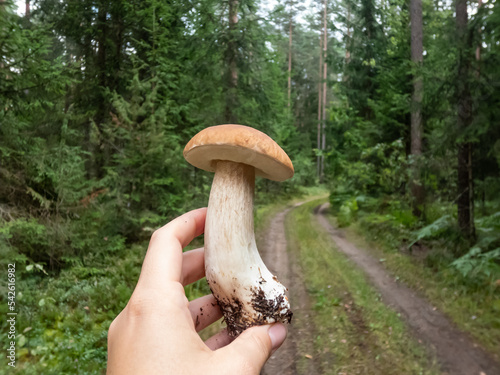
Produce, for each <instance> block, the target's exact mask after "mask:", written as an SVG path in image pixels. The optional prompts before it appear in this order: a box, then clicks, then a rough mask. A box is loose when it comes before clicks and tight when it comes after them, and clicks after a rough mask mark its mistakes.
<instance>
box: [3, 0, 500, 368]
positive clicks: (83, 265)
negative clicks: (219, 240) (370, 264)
mask: <svg viewBox="0 0 500 375" xmlns="http://www.w3.org/2000/svg"><path fill="white" fill-rule="evenodd" d="M218 124H245V125H247V126H251V127H254V128H256V129H258V130H261V131H263V132H264V133H266V134H268V135H269V136H270V137H271V138H273V139H274V140H275V141H276V142H277V143H278V144H279V145H280V146H281V147H282V148H283V149H284V150H285V151H286V153H287V154H288V155H289V156H290V158H291V160H292V162H293V165H294V168H295V175H294V177H293V178H292V179H291V180H288V181H286V182H283V183H276V182H273V181H269V180H264V179H258V180H257V181H256V182H257V186H256V204H257V209H256V220H257V228H259V225H260V226H261V227H262V228H265V227H266V226H267V222H266V220H267V219H266V218H265V216H266V215H267V214H268V213H269V212H274V211H273V210H274V208H272V207H277V205H280V204H281V205H282V206H283V207H284V206H285V205H286V204H288V203H287V202H290V201H292V200H294V199H300V197H306V198H303V200H305V199H307V197H308V196H315V197H317V195H318V192H319V191H320V192H324V193H325V194H327V196H328V197H327V199H325V201H326V200H328V202H329V203H330V213H329V215H330V216H331V218H332V220H334V221H335V223H336V225H337V226H338V227H339V228H344V229H346V230H349V231H353V233H356V234H355V235H356V236H359V237H362V238H363V239H364V240H366V241H368V243H370V244H373V246H378V247H379V248H380V249H384V250H383V251H385V253H384V254H386V255H381V259H383V260H382V261H383V262H385V263H387V267H389V268H390V267H391V264H392V263H391V262H392V260H391V259H393V258H390V257H392V256H394V257H395V256H404V257H405V259H406V258H408V259H409V261H408V262H409V263H412V264H413V265H411V266H410V265H408V266H406V265H402V263H401V264H399V263H398V262H400V261H399V260H397V261H396V260H394V267H403V268H402V271H399V272H400V273H412V272H413V271H412V272H409V270H410V269H411V270H413V269H414V268H404V267H416V268H415V269H416V270H418V271H415V272H414V274H415V275H422V277H421V279H422V280H423V279H428V280H430V281H429V283H428V288H430V289H429V290H433V289H432V288H434V287H435V288H437V289H436V292H435V293H434V292H429V296H430V297H429V296H428V297H429V298H430V300H431V301H433V303H434V304H435V305H436V306H438V307H439V308H442V309H443V310H444V311H445V312H446V313H447V314H448V315H450V316H451V319H452V320H453V321H454V322H455V323H456V325H457V326H458V327H459V328H460V329H462V330H464V331H466V332H468V333H469V334H470V335H471V336H472V337H473V338H474V339H475V340H477V342H479V345H480V346H482V347H484V348H485V350H487V351H489V353H495V351H497V349H498V342H499V340H500V318H499V317H500V194H499V193H500V5H498V3H496V2H495V1H491V0H478V1H471V0H470V1H467V0H454V1H445V0H343V1H339V0H310V1H307V2H299V1H295V0H273V1H266V0H260V1H259V0H223V1H216V0H197V1H194V0H187V1H177V0H166V1H158V0H142V1H136V0H131V1H121V0H92V1H89V0H82V1H68V0H59V1H56V0H25V1H24V2H20V1H12V0H0V254H1V256H0V262H1V263H2V270H3V273H2V275H3V276H2V279H1V281H0V291H1V298H0V300H1V306H0V313H1V314H2V331H1V332H0V341H1V342H2V344H3V343H7V342H8V340H7V323H6V322H5V321H4V319H3V317H5V316H7V315H6V314H7V313H8V308H9V306H10V305H9V304H8V301H9V300H8V298H7V295H8V290H9V289H8V284H7V269H8V267H9V264H14V263H15V265H16V266H15V267H16V273H15V277H16V280H17V281H16V288H17V289H16V290H17V292H16V300H15V306H16V311H17V312H18V314H19V315H18V323H17V336H16V337H17V339H16V340H17V367H16V369H14V373H19V374H21V373H22V374H41V373H43V374H66V373H82V374H101V373H103V369H104V368H105V367H106V337H107V329H108V328H109V324H110V323H111V321H112V320H113V319H114V317H116V315H117V314H118V313H119V312H120V311H121V309H122V308H123V307H124V306H125V305H126V303H127V301H128V299H129V298H130V294H131V292H132V291H133V289H134V286H135V284H136V282H137V278H138V275H139V272H140V265H141V264H142V260H143V257H144V251H145V249H146V248H147V241H148V240H149V238H150V237H151V235H152V233H153V232H154V230H155V229H156V228H158V227H160V226H162V225H164V224H165V223H167V222H168V221H169V220H171V219H173V218H175V217H177V216H179V215H181V214H182V213H184V212H186V211H188V210H191V209H194V208H198V207H204V206H206V205H207V201H208V194H209V192H210V186H211V182H212V177H213V175H212V174H211V173H208V172H204V171H201V170H199V169H195V168H194V167H192V166H191V165H190V164H188V163H187V162H186V161H185V160H184V158H183V148H184V146H185V145H186V143H187V142H188V141H189V140H190V139H191V138H192V137H193V136H194V135H195V134H196V133H198V132H199V131H200V130H202V129H204V128H206V127H209V126H213V125H218ZM262 213H264V214H262ZM297 215H299V214H297ZM300 215H302V216H301V217H302V219H303V220H309V217H308V216H307V215H306V214H305V213H301V214H300ZM297 220H298V219H297ZM297 220H296V221H294V224H293V225H294V226H299V227H300V226H302V225H305V224H304V222H299V221H297ZM292 221H293V220H292V219H290V220H289V221H287V223H288V224H287V225H292V224H291V222H292ZM259 223H260V224H259ZM308 225H310V224H308ZM294 228H295V227H294ZM304 235H306V234H304ZM296 241H299V240H298V239H297V240H296ZM200 246H201V245H200ZM370 246H371V245H370ZM386 259H387V260H386ZM394 259H396V258H394ZM397 259H399V258H397ZM304 261H305V260H304ZM401 262H402V261H401ZM405 262H406V261H405ZM405 264H406V263H405ZM9 272H10V271H9ZM419 272H422V273H421V274H420V273H419ZM407 277H410V276H407ZM415 277H416V276H415ZM432 280H438V281H435V282H434V281H432ZM405 282H407V283H409V284H410V285H411V284H412V281H411V280H405ZM415 283H416V284H418V285H424V286H425V285H427V284H425V282H424V283H423V284H419V283H420V281H418V282H417V281H415ZM311 285H312V284H311ZM311 288H312V287H311ZM438 289H439V290H438ZM445 289H446V290H448V291H449V295H452V294H453V293H454V294H453V295H454V296H455V297H448V295H447V296H446V297H444V292H440V291H443V290H445ZM311 290H312V289H311ZM318 290H319V289H318ZM207 292H209V290H208V287H207V286H206V285H205V284H203V283H202V282H199V283H196V284H193V285H191V286H189V287H187V289H186V293H187V294H188V297H190V298H195V297H197V296H201V295H203V294H206V293H207ZM314 293H316V294H314ZM314 293H313V297H312V298H313V299H314V301H316V302H315V303H316V305H317V304H318V303H319V304H320V305H321V306H322V305H323V304H326V305H328V306H327V307H328V308H336V306H337V305H336V304H335V303H333V302H332V303H330V302H328V303H327V302H325V301H326V300H324V299H321V298H324V296H322V295H321V293H319V292H318V291H316V292H314ZM318 293H319V294H318ZM433 296H434V297H435V298H437V300H439V301H440V302H434V300H432V298H434V297H433ZM329 298H330V297H329ZM332 298H337V297H332ZM448 298H449V299H450V300H453V301H458V302H457V304H456V305H453V304H452V305H450V306H448V307H446V306H441V305H439V303H442V304H446V303H447V302H446V301H444V302H443V300H447V299H448ZM329 301H330V300H329ZM331 301H333V299H331ZM460 301H462V302H460ZM450 303H451V302H450ZM453 303H454V302H453ZM316 305H315V306H316ZM447 309H448V310H447ZM454 314H456V316H455V315H454ZM471 315H472V316H473V317H474V318H473V319H472V320H471V318H470V316H471ZM464 317H465V318H464ZM476 317H479V318H477V319H476ZM318 345H319V344H318ZM311 350H313V349H311ZM497 353H498V352H497ZM337 355H338V356H339V354H337ZM3 357H4V356H3ZM338 358H341V356H340V357H338ZM496 360H497V361H498V360H499V359H498V358H496ZM402 362H403V360H402ZM0 366H1V370H0V373H3V371H5V369H6V368H7V364H6V359H5V358H2V359H1V360H0ZM325 366H326V365H325ZM326 368H327V367H323V368H322V370H321V371H317V373H329V372H328V371H327V370H326ZM388 368H389V367H388ZM332 371H333V370H332ZM335 371H337V370H335ZM373 371H374V372H369V371H368V372H362V373H388V372H384V371H382V370H380V372H377V371H375V370H373ZM402 371H403V370H402ZM405 371H410V370H405ZM412 371H413V370H412ZM297 373H308V372H307V371H306V370H304V371H303V372H300V371H298V372H297ZM331 373H335V374H337V373H338V372H331ZM349 373H351V372H349ZM352 373H355V372H352ZM399 373H405V372H399ZM406 373H413V372H406ZM415 373H418V372H415ZM420 373H423V372H420ZM425 373H428V372H425ZM429 373H430V372H429ZM488 375H489V374H488Z"/></svg>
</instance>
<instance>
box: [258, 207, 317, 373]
mask: <svg viewBox="0 0 500 375" xmlns="http://www.w3.org/2000/svg"><path fill="white" fill-rule="evenodd" d="M300 204H301V203H299V204H297V205H296V206H298V205H300ZM290 209H291V208H289V209H286V210H285V211H283V212H280V213H279V214H278V215H276V216H275V217H274V218H273V219H272V221H271V223H270V226H269V228H268V229H267V231H266V232H265V235H264V237H263V238H260V239H259V241H258V242H259V250H260V253H261V256H262V259H263V260H264V263H265V264H266V265H267V267H268V268H269V271H271V273H272V274H274V275H277V276H278V277H279V280H280V282H281V283H282V284H283V285H285V286H286V287H287V288H288V290H289V292H288V298H289V299H290V305H291V306H292V308H293V313H294V315H293V318H292V324H291V325H289V326H288V338H287V339H286V341H285V342H284V344H283V345H282V346H281V348H279V349H278V350H277V351H276V352H275V353H273V354H272V355H271V358H269V360H268V361H267V363H266V365H265V366H264V368H263V369H262V372H261V375H295V374H298V370H297V365H298V361H297V359H298V358H299V357H300V356H302V357H305V358H308V357H306V355H308V353H313V349H312V347H313V342H314V341H313V337H314V336H313V334H314V332H315V329H314V327H310V326H309V327H307V328H308V329H307V330H304V329H299V328H298V324H294V322H295V323H297V320H299V319H300V320H302V321H304V320H307V317H308V316H310V315H311V313H312V312H311V311H312V310H311V303H310V301H309V295H308V293H307V290H306V288H305V286H304V283H303V281H302V280H303V277H302V275H301V273H300V267H299V265H298V264H297V263H296V262H294V261H293V259H292V258H291V257H289V256H288V252H287V241H286V235H285V216H286V214H287V213H288V212H289V211H290ZM299 340H300V341H301V347H302V350H303V351H304V353H299V342H298V341H299ZM304 348H305V350H304ZM301 373H307V374H320V373H321V372H320V371H319V368H318V366H317V365H316V363H315V361H314V360H313V359H310V360H307V362H306V365H305V368H303V369H302V371H301Z"/></svg>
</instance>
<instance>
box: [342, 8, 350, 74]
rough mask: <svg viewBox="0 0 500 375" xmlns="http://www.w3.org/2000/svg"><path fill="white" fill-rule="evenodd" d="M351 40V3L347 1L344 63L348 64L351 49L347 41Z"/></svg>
mask: <svg viewBox="0 0 500 375" xmlns="http://www.w3.org/2000/svg"><path fill="white" fill-rule="evenodd" d="M350 40H351V5H350V4H349V3H347V38H346V43H345V63H346V64H349V61H351V51H350V50H349V43H350ZM345 80H347V76H344V81H345Z"/></svg>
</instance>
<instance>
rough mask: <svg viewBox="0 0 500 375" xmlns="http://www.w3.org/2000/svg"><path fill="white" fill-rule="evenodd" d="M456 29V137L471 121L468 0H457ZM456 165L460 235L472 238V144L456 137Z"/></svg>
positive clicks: (473, 231)
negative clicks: (457, 139)
mask: <svg viewBox="0 0 500 375" xmlns="http://www.w3.org/2000/svg"><path fill="white" fill-rule="evenodd" d="M455 12H456V29H457V40H458V79H457V112H458V113H457V114H458V116H457V127H458V133H459V136H460V135H461V134H463V133H464V132H465V131H466V129H467V128H468V127H469V126H470V124H471V122H472V98H471V93H470V87H469V78H470V77H469V75H470V58H469V56H468V51H470V50H471V48H470V47H471V40H470V38H469V35H468V32H467V18H468V16H467V0H456V3H455ZM457 147H458V154H457V155H458V165H457V172H458V173H457V175H458V179H457V188H458V192H457V194H458V197H457V214H458V226H459V227H460V229H461V231H462V234H463V235H464V236H465V237H467V238H469V239H471V240H472V239H473V238H474V236H475V228H474V215H473V209H474V189H473V183H472V182H473V180H472V177H473V175H472V144H471V143H470V142H467V141H464V140H459V141H458V142H457Z"/></svg>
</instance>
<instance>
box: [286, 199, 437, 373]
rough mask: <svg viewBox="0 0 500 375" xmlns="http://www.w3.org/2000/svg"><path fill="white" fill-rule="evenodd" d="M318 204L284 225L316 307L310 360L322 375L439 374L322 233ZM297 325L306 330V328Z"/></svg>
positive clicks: (295, 213) (293, 214)
mask: <svg viewBox="0 0 500 375" xmlns="http://www.w3.org/2000/svg"><path fill="white" fill-rule="evenodd" d="M320 203H322V201H321V200H318V201H313V202H309V203H307V204H304V205H303V206H301V207H298V208H296V209H294V210H293V211H291V212H290V214H289V215H288V216H287V220H286V228H287V239H288V243H289V251H290V252H291V255H292V257H294V259H295V261H296V262H298V263H299V264H300V267H301V269H302V274H303V276H304V282H305V284H306V288H307V290H308V293H309V294H310V299H311V303H312V304H313V310H312V311H313V313H312V314H311V315H310V316H309V318H308V319H312V322H311V323H312V324H311V326H313V327H315V330H316V332H315V334H314V338H315V343H314V353H310V354H311V356H312V360H315V361H316V362H317V363H318V365H319V367H320V368H321V369H322V373H324V374H438V373H439V369H438V366H437V364H436V362H435V360H434V359H430V358H429V356H428V353H427V352H426V350H425V348H424V347H423V346H422V345H421V344H419V343H418V342H417V341H416V340H415V339H414V338H413V337H411V335H410V334H409V332H408V330H407V328H406V326H405V323H404V322H403V321H402V319H401V317H400V316H399V314H397V313H396V312H394V311H393V310H391V309H389V308H388V307H387V306H385V305H384V304H383V302H381V300H380V295H379V293H378V292H377V291H376V290H375V289H374V288H373V287H372V286H370V285H369V284H368V282H367V280H366V277H365V275H364V274H363V272H361V271H360V270H358V269H357V268H356V266H355V265H354V264H352V263H351V262H350V261H349V260H348V259H347V258H346V256H344V255H343V254H341V253H340V252H338V251H337V249H336V248H335V245H334V243H333V242H332V240H331V239H330V238H329V236H328V234H327V233H325V232H324V231H323V230H321V229H320V226H319V224H318V223H317V221H316V218H315V217H314V215H313V213H312V210H313V208H314V207H315V206H317V205H318V204H320ZM303 318H304V317H299V319H303ZM295 323H296V324H298V325H299V327H304V328H306V329H307V326H308V324H307V322H304V321H296V322H295ZM298 350H299V352H301V348H300V344H299V348H298Z"/></svg>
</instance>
